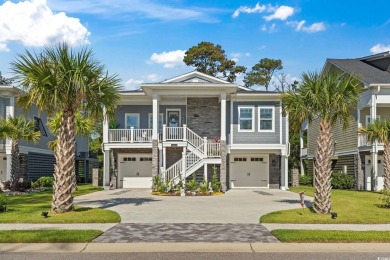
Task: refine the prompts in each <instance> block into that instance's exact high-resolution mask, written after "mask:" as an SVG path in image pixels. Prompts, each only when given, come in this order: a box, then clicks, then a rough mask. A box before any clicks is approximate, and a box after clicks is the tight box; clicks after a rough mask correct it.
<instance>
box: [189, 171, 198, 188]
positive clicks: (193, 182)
mask: <svg viewBox="0 0 390 260" xmlns="http://www.w3.org/2000/svg"><path fill="white" fill-rule="evenodd" d="M197 188H198V183H197V182H196V175H195V173H194V174H192V180H190V181H189V182H187V183H186V190H188V191H194V190H196V189H197Z"/></svg>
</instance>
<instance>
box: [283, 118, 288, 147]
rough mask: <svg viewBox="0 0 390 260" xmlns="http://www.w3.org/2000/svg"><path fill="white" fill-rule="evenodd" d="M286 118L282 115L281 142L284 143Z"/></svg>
mask: <svg viewBox="0 0 390 260" xmlns="http://www.w3.org/2000/svg"><path fill="white" fill-rule="evenodd" d="M286 130H287V129H286V118H285V117H282V144H286Z"/></svg>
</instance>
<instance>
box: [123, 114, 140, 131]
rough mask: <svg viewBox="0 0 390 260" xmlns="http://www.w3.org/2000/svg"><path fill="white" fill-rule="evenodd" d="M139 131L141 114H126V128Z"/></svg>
mask: <svg viewBox="0 0 390 260" xmlns="http://www.w3.org/2000/svg"><path fill="white" fill-rule="evenodd" d="M130 127H134V129H139V114H138V113H126V114H125V128H126V129H130Z"/></svg>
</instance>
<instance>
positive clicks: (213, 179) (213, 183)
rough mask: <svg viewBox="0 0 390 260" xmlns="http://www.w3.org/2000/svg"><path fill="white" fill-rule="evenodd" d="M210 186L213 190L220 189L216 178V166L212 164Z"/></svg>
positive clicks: (217, 190) (219, 183) (218, 190)
mask: <svg viewBox="0 0 390 260" xmlns="http://www.w3.org/2000/svg"><path fill="white" fill-rule="evenodd" d="M211 188H212V189H213V192H220V191H221V182H220V181H219V180H218V177H217V166H215V165H214V166H213V176H212V177H211Z"/></svg>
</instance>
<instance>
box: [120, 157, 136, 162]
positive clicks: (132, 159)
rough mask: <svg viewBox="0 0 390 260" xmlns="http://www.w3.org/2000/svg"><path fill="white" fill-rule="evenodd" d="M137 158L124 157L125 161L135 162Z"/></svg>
mask: <svg viewBox="0 0 390 260" xmlns="http://www.w3.org/2000/svg"><path fill="white" fill-rule="evenodd" d="M136 160H137V159H136V158H135V157H124V158H123V161H124V162H135V161H136Z"/></svg>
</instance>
